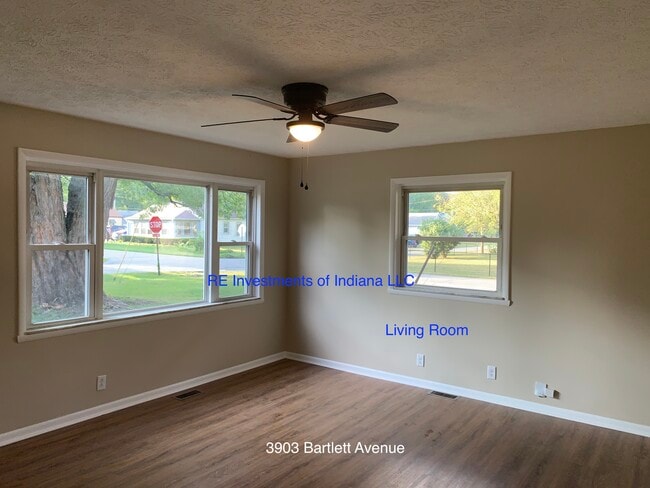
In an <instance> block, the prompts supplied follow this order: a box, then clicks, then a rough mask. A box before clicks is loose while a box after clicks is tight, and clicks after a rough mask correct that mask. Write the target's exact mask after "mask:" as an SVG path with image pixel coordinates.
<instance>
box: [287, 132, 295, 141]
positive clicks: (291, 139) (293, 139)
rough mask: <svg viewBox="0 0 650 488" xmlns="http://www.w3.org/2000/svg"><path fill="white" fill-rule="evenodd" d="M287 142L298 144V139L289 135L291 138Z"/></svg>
mask: <svg viewBox="0 0 650 488" xmlns="http://www.w3.org/2000/svg"><path fill="white" fill-rule="evenodd" d="M287 142H298V139H296V138H295V137H293V136H292V135H291V134H289V137H287Z"/></svg>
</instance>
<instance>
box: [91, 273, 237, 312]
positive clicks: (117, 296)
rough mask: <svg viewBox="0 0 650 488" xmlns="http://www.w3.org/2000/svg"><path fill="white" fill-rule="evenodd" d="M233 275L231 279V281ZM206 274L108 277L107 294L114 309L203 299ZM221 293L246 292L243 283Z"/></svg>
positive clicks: (227, 294)
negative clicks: (204, 275)
mask: <svg viewBox="0 0 650 488" xmlns="http://www.w3.org/2000/svg"><path fill="white" fill-rule="evenodd" d="M230 279H231V278H229V280H230ZM203 282H204V278H203V273H199V272H174V273H162V274H161V275H160V276H158V274H157V273H125V274H120V275H105V276H104V294H105V295H106V297H107V299H108V300H107V303H106V305H107V308H108V311H110V312H122V311H128V310H138V309H141V308H152V307H162V306H165V305H177V304H183V303H190V302H199V301H201V300H203ZM219 291H220V296H222V297H231V296H237V295H241V294H243V293H244V289H243V287H241V286H235V287H233V286H229V287H221V288H220V290H219Z"/></svg>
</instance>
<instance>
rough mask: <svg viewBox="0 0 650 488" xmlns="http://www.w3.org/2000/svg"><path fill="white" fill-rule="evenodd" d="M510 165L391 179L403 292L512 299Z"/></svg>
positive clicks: (394, 260) (393, 256)
mask: <svg viewBox="0 0 650 488" xmlns="http://www.w3.org/2000/svg"><path fill="white" fill-rule="evenodd" d="M510 180H511V174H510V173H486V174H471V175H457V176H437V177H420V178H399V179H393V180H391V209H392V211H391V234H390V236H391V237H390V268H391V269H390V272H391V273H393V274H396V275H399V276H401V277H402V279H400V280H395V281H396V282H398V283H400V285H402V286H396V287H393V288H392V289H391V291H393V292H397V293H410V294H418V295H425V296H426V295H428V296H436V297H438V298H457V299H469V300H474V301H488V302H492V303H506V304H509V303H510V275H509V266H508V265H509V261H510V254H509V249H510V241H509V238H510V230H509V227H510V186H511V183H510Z"/></svg>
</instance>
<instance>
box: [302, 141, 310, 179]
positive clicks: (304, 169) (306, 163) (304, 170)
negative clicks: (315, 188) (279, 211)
mask: <svg viewBox="0 0 650 488" xmlns="http://www.w3.org/2000/svg"><path fill="white" fill-rule="evenodd" d="M302 149H305V146H302ZM308 171H309V143H307V158H306V159H303V160H302V161H301V162H300V188H303V189H305V190H309V184H308V183H307V173H308Z"/></svg>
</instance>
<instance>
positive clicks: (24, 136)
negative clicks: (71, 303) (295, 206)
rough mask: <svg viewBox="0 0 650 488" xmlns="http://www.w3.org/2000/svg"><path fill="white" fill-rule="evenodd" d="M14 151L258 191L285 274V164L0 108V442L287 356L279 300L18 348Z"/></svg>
mask: <svg viewBox="0 0 650 488" xmlns="http://www.w3.org/2000/svg"><path fill="white" fill-rule="evenodd" d="M18 147H24V148H30V149H41V150H46V151H54V152H62V153H68V154H76V155H82V156H93V157H100V158H108V159H116V160H121V161H128V162H134V163H143V164H155V165H159V166H166V167H172V168H182V169H190V170H196V171H205V172H211V173H220V174H226V175H234V176H245V177H253V178H258V179H264V180H266V235H265V239H266V255H265V257H266V271H267V272H268V273H272V274H284V273H285V270H286V253H287V251H286V245H285V240H284V239H283V238H282V237H281V236H283V235H285V234H286V232H287V202H286V191H287V174H288V173H287V162H286V160H284V159H281V158H275V157H271V156H265V155H262V154H256V153H252V152H247V151H242V150H238V149H233V148H228V147H223V146H217V145H214V144H207V143H202V142H197V141H192V140H188V139H182V138H178V137H172V136H168V135H162V134H157V133H153V132H147V131H142V130H136V129H130V128H126V127H120V126H116V125H110V124H103V123H99V122H92V121H89V120H84V119H79V118H75V117H67V116H63V115H58V114H54V113H49V112H42V111H38V110H31V109H27V108H22V107H16V106H12V105H4V104H0V171H1V174H2V178H0V208H1V209H2V211H3V215H4V216H5V218H3V219H2V237H0V276H2V293H0V310H1V313H0V433H2V432H7V431H10V430H13V429H17V428H20V427H23V426H26V425H30V424H34V423H36V422H40V421H43V420H48V419H51V418H55V417H58V416H61V415H64V414H68V413H71V412H75V411H79V410H82V409H85V408H89V407H92V406H95V405H98V404H101V403H105V402H109V401H112V400H116V399H118V398H123V397H126V396H129V395H133V394H136V393H140V392H143V391H147V390H151V389H153V388H157V387H161V386H165V385H169V384H172V383H175V382H178V381H182V380H185V379H188V378H193V377H196V376H199V375H203V374H206V373H210V372H213V371H217V370H219V369H222V368H225V367H228V366H232V365H235V364H240V363H243V362H246V361H250V360H252V359H257V358H260V357H263V356H266V355H269V354H273V353H276V352H280V351H282V350H283V347H284V346H283V344H282V333H283V332H282V331H283V327H284V323H285V312H286V292H285V290H282V289H270V290H267V291H266V300H265V303H263V304H256V305H251V306H245V307H240V308H233V309H228V310H219V311H214V312H207V313H200V314H196V315H191V316H187V317H182V318H174V319H165V320H159V321H152V322H145V323H142V324H138V325H128V326H123V327H116V328H112V329H106V330H100V331H91V332H85V333H80V334H73V335H67V336H62V337H56V338H49V339H42V340H38V341H32V342H27V343H22V344H18V343H16V330H17V329H16V327H17V323H16V321H17V307H18V305H17V303H18V302H17V300H18V298H17V280H18V279H17V271H18V270H17V252H18V249H17V235H16V232H17V219H16V205H17V197H16V188H17V182H16V169H17V162H16V149H17V148H18ZM98 374H108V389H107V390H106V391H102V392H97V391H95V377H96V376H97V375H98Z"/></svg>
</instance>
